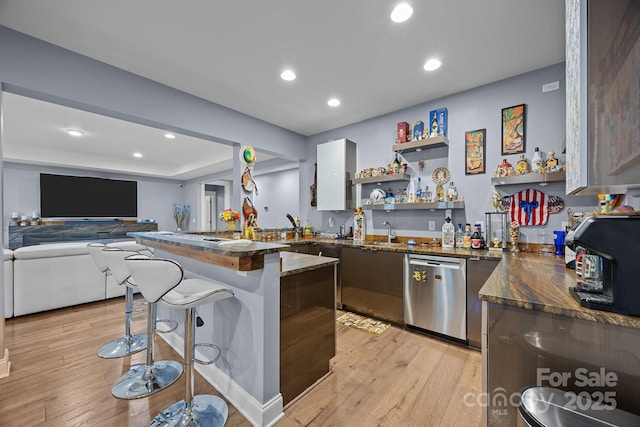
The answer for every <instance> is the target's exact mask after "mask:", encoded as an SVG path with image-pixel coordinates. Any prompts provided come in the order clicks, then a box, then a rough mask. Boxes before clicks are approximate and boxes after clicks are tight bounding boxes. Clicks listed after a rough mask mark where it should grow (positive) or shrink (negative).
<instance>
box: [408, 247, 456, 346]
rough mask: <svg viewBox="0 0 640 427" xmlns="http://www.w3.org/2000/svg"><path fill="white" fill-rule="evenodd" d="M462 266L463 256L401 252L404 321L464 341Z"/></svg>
mask: <svg viewBox="0 0 640 427" xmlns="http://www.w3.org/2000/svg"><path fill="white" fill-rule="evenodd" d="M466 267H467V265H466V260H465V259H464V258H452V257H440V256H431V255H418V254H407V255H405V258H404V321H405V323H406V324H407V325H410V326H415V327H418V328H421V329H425V330H427V331H432V332H437V333H439V334H442V335H447V336H449V337H453V338H457V339H459V340H465V341H466V339H467V268H466Z"/></svg>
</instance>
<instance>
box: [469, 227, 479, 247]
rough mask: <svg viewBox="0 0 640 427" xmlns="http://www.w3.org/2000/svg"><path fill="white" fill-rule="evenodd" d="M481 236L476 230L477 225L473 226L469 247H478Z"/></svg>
mask: <svg viewBox="0 0 640 427" xmlns="http://www.w3.org/2000/svg"><path fill="white" fill-rule="evenodd" d="M481 239H482V237H481V236H480V232H479V231H478V226H477V225H476V226H475V227H473V234H472V235H471V249H480V244H481V243H482V242H481Z"/></svg>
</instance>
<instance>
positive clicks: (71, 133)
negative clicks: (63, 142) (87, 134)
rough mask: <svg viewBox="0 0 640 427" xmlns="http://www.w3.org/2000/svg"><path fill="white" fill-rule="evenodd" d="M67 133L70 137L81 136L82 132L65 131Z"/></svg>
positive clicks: (76, 130) (75, 130) (74, 130)
mask: <svg viewBox="0 0 640 427" xmlns="http://www.w3.org/2000/svg"><path fill="white" fill-rule="evenodd" d="M67 133H68V134H69V135H71V136H82V135H84V132H82V131H81V130H78V129H67Z"/></svg>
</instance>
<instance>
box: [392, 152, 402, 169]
mask: <svg viewBox="0 0 640 427" xmlns="http://www.w3.org/2000/svg"><path fill="white" fill-rule="evenodd" d="M391 167H392V168H393V173H394V174H398V173H400V160H399V159H398V155H397V154H396V159H395V160H394V161H393V164H392V165H391Z"/></svg>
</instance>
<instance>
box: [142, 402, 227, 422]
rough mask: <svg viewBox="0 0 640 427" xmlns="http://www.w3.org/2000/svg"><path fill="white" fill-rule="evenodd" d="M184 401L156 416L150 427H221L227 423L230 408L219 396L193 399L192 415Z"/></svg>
mask: <svg viewBox="0 0 640 427" xmlns="http://www.w3.org/2000/svg"><path fill="white" fill-rule="evenodd" d="M185 409H186V404H185V401H184V400H181V401H180V402H176V403H174V404H173V405H171V406H169V407H168V408H166V409H165V410H164V411H162V412H161V413H159V414H158V415H156V417H155V418H154V419H153V420H152V421H151V423H150V424H149V427H152V426H153V427H156V426H157V427H160V426H162V427H172V426H189V427H221V426H223V425H224V423H226V422H227V417H228V416H229V407H228V406H227V403H226V402H225V401H224V400H222V399H221V398H220V397H218V396H213V395H210V394H200V395H197V396H194V397H193V401H192V406H191V414H189V413H187V411H185Z"/></svg>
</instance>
